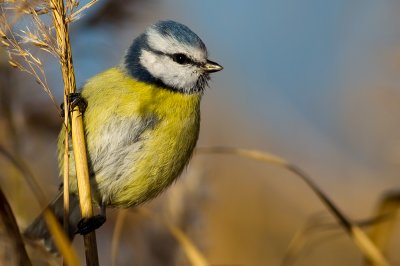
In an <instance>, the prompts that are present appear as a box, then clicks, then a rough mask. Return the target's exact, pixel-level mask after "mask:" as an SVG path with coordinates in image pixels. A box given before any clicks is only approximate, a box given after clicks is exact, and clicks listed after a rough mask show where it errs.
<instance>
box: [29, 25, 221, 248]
mask: <svg viewBox="0 0 400 266" xmlns="http://www.w3.org/2000/svg"><path fill="white" fill-rule="evenodd" d="M220 70H222V66H220V65H219V64H217V63H215V62H212V61H210V60H208V55H207V49H206V46H205V45H204V43H203V41H202V40H201V39H200V38H199V37H198V36H197V35H196V34H195V33H194V32H193V31H191V30H190V29H189V28H188V27H186V26H185V25H182V24H180V23H177V22H175V21H160V22H158V23H156V24H154V25H152V26H150V27H149V28H148V29H147V30H146V31H145V32H144V33H143V34H141V35H140V36H139V37H137V38H136V39H135V40H134V41H133V44H132V45H131V46H130V48H129V49H128V50H127V52H126V54H125V56H124V57H123V60H122V62H121V64H120V65H118V66H116V67H113V68H111V69H109V70H106V71H105V72H103V73H100V74H98V75H96V76H94V77H92V78H91V79H89V80H88V81H87V82H86V84H85V85H84V86H83V88H82V90H81V96H82V97H83V99H85V100H86V102H87V108H86V110H85V113H84V129H85V135H86V145H87V156H88V161H89V173H90V182H91V188H92V196H93V202H94V203H95V204H96V205H98V206H100V207H101V210H102V212H101V214H100V215H99V216H97V218H100V219H97V220H98V221H97V222H94V224H95V225H94V226H95V227H98V226H100V225H101V224H102V223H103V222H104V221H105V209H106V207H119V208H128V207H131V206H137V205H139V204H141V203H143V202H145V201H148V200H150V199H152V198H154V197H156V196H157V195H158V194H160V193H161V192H163V191H164V190H165V189H166V188H167V187H168V186H169V185H171V183H172V182H173V181H174V180H175V179H176V178H177V177H178V176H179V175H180V174H181V172H182V170H183V169H184V168H185V166H186V165H187V163H188V162H189V159H190V157H191V155H192V153H193V150H194V148H195V146H196V142H197V139H198V136H199V129H200V101H201V98H202V96H203V92H204V89H205V87H206V86H207V82H208V80H209V78H210V77H209V75H210V73H213V72H217V71H220ZM63 140H64V130H61V132H60V135H59V142H58V154H59V155H58V161H59V168H60V173H61V174H62V171H63V155H64V144H63ZM71 142H72V141H70V142H69V143H71ZM69 158H70V161H69V166H70V169H69V172H70V179H69V180H70V183H69V190H70V193H71V196H70V213H71V215H70V218H69V220H70V231H69V235H70V237H71V238H72V237H73V235H74V233H75V232H77V231H78V232H80V233H82V234H85V233H86V232H85V229H82V228H80V227H79V226H78V222H79V220H80V212H79V204H78V198H77V193H78V188H77V180H76V171H75V162H74V154H73V152H72V147H70V149H69ZM50 207H51V208H52V209H53V210H54V212H55V214H56V216H57V217H58V219H59V220H60V221H62V220H63V219H62V216H63V195H62V191H60V192H59V194H58V195H57V197H56V199H55V200H54V201H53V202H52V203H51V205H50ZM95 218H96V217H95ZM89 224H90V223H89ZM90 230H92V229H90ZM25 235H26V236H27V237H29V238H31V239H45V241H47V243H48V246H49V247H53V248H54V246H53V243H52V241H51V239H50V234H49V232H48V230H47V228H46V225H45V222H44V220H43V218H42V217H41V216H39V217H38V218H37V219H36V220H35V221H34V222H33V223H32V224H31V225H30V226H29V227H28V228H27V230H26V231H25Z"/></svg>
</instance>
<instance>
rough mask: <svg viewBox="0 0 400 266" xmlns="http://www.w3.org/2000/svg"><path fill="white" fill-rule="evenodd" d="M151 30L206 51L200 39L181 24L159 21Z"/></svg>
mask: <svg viewBox="0 0 400 266" xmlns="http://www.w3.org/2000/svg"><path fill="white" fill-rule="evenodd" d="M153 28H154V29H156V30H157V31H158V32H159V33H160V34H162V35H164V36H169V37H172V38H175V39H176V40H178V41H179V42H182V43H185V44H188V45H190V46H193V47H198V48H201V49H202V50H204V51H206V50H207V48H206V46H205V44H204V43H203V41H202V40H201V39H200V37H199V36H197V35H196V33H194V32H193V31H192V30H191V29H189V28H188V27H187V26H185V25H183V24H181V23H178V22H176V21H172V20H165V21H159V22H157V23H156V24H154V25H153Z"/></svg>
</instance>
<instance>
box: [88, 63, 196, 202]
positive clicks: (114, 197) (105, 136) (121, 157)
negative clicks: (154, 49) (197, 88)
mask: <svg viewBox="0 0 400 266" xmlns="http://www.w3.org/2000/svg"><path fill="white" fill-rule="evenodd" d="M82 96H83V97H84V98H85V99H86V100H87V101H88V108H87V110H86V112H85V114H84V122H85V132H86V137H87V139H86V142H87V150H88V156H89V160H90V161H91V163H92V164H93V165H91V167H92V170H91V171H92V173H93V179H92V180H93V182H94V186H93V187H94V190H95V191H94V193H93V194H94V195H95V197H97V200H96V201H106V204H107V205H111V206H116V207H125V206H131V205H137V204H139V203H141V202H143V201H146V200H148V199H150V198H152V197H155V196H156V195H157V194H158V193H160V192H161V191H162V190H163V189H164V188H166V187H167V186H168V185H169V184H171V183H172V181H173V180H174V179H175V178H176V177H177V176H178V175H179V174H180V173H181V171H182V170H183V168H184V166H185V165H186V164H187V162H188V160H189V159H190V156H191V154H192V152H193V149H194V147H195V145H196V141H197V138H198V134H199V124H200V112H199V108H200V99H201V95H200V94H183V93H179V92H174V91H171V90H167V89H164V88H160V87H158V86H155V85H149V84H147V83H143V82H138V81H136V80H134V79H133V78H131V77H130V76H129V75H127V74H125V73H124V72H123V71H122V70H121V69H118V68H112V69H110V70H108V71H106V72H103V73H101V74H99V75H97V76H95V77H94V78H92V79H90V80H89V81H88V83H87V84H86V85H85V86H84V88H83V90H82ZM128 125H129V126H128ZM126 131H131V132H126ZM138 132H139V133H138ZM113 168H116V169H113ZM99 203H100V202H99Z"/></svg>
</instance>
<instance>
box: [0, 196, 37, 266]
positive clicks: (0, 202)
mask: <svg viewBox="0 0 400 266" xmlns="http://www.w3.org/2000/svg"><path fill="white" fill-rule="evenodd" d="M0 228H1V230H0V231H1V232H2V241H10V243H11V245H10V249H7V250H6V251H7V252H10V251H11V252H12V254H7V255H8V256H7V257H9V258H10V257H11V258H14V259H15V265H27V266H29V265H32V262H31V261H30V259H29V257H28V254H27V252H26V250H25V245H24V241H23V240H22V236H21V234H20V232H19V228H18V225H17V221H16V220H15V216H14V214H13V212H12V210H11V207H10V204H9V203H8V201H7V198H6V197H5V196H4V194H3V191H2V190H1V188H0ZM3 248H4V246H3ZM10 255H11V256H10ZM2 262H3V263H5V261H2Z"/></svg>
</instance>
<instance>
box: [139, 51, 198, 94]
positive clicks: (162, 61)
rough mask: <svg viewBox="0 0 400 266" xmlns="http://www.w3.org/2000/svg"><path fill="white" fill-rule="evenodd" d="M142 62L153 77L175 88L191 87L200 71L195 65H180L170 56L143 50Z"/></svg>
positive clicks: (184, 88)
mask: <svg viewBox="0 0 400 266" xmlns="http://www.w3.org/2000/svg"><path fill="white" fill-rule="evenodd" d="M140 63H141V64H142V66H143V67H145V68H146V69H147V71H149V73H150V74H151V75H152V76H153V77H155V78H158V79H160V80H162V81H163V82H164V83H165V84H166V85H168V86H171V87H174V88H178V89H182V90H186V89H191V88H192V87H193V86H194V85H195V84H196V82H197V79H198V73H197V71H196V69H195V67H194V66H190V65H179V64H177V63H175V62H174V61H173V60H172V59H171V58H169V57H168V56H159V55H156V54H154V53H152V52H149V51H146V50H143V51H142V54H141V56H140Z"/></svg>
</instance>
